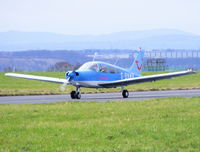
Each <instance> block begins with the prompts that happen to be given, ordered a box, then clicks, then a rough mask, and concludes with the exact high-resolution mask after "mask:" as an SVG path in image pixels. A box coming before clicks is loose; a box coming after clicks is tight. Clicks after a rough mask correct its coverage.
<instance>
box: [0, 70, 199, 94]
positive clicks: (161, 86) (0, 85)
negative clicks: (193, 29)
mask: <svg viewBox="0 0 200 152" xmlns="http://www.w3.org/2000/svg"><path fill="white" fill-rule="evenodd" d="M158 73H161V72H143V75H152V74H158ZM162 73H163V72H162ZM27 74H32V75H41V76H50V77H58V78H64V73H60V72H33V73H27ZM60 86H61V85H60V84H54V83H48V82H41V81H34V80H26V79H19V78H13V77H6V76H4V73H0V95H33V94H65V93H69V92H71V91H72V90H73V89H74V87H73V86H68V87H67V89H66V91H64V92H62V91H60V89H59V88H60ZM197 88H200V72H197V74H193V75H188V76H183V77H178V78H174V79H168V80H161V81H156V82H148V83H141V84H136V85H130V86H128V87H127V89H128V90H129V91H144V90H172V89H197ZM81 91H82V93H94V92H119V91H120V88H115V89H88V88H82V89H81Z"/></svg>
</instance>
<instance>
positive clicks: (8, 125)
mask: <svg viewBox="0 0 200 152" xmlns="http://www.w3.org/2000/svg"><path fill="white" fill-rule="evenodd" d="M199 122H200V97H193V98H175V97H173V98H164V99H153V100H146V101H143V102H124V101H123V102H120V101H116V102H103V103H97V102H63V103H55V104H33V105H0V124H1V125H0V152H12V151H13V152H26V151H28V152H35V151H37V152H44V151H46V152H161V151H165V152H176V151H177V152H178V151H180V152H189V151H191V152H198V151H199V149H200V124H199Z"/></svg>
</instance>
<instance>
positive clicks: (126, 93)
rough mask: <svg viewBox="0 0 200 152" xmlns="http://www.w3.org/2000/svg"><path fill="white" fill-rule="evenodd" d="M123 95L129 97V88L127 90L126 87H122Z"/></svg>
mask: <svg viewBox="0 0 200 152" xmlns="http://www.w3.org/2000/svg"><path fill="white" fill-rule="evenodd" d="M122 96H123V98H128V96H129V92H128V90H125V89H124V87H122Z"/></svg>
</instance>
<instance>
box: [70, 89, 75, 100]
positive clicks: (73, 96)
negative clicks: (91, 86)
mask: <svg viewBox="0 0 200 152" xmlns="http://www.w3.org/2000/svg"><path fill="white" fill-rule="evenodd" d="M71 98H72V99H76V91H72V92H71Z"/></svg>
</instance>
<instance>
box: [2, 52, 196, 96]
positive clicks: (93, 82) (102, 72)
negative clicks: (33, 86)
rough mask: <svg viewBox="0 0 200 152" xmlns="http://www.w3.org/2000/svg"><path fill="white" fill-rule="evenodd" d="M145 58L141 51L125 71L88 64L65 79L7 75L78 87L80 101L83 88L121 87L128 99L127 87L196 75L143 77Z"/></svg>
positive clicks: (73, 94) (118, 68)
mask: <svg viewBox="0 0 200 152" xmlns="http://www.w3.org/2000/svg"><path fill="white" fill-rule="evenodd" d="M143 57H144V51H142V50H140V51H139V53H138V55H137V57H136V58H135V60H134V61H133V63H132V65H131V67H130V68H129V69H124V68H121V67H119V66H116V65H112V64H109V63H105V62H100V61H92V62H87V63H85V64H83V65H82V66H81V67H80V68H79V69H77V70H74V71H68V72H66V74H65V79H59V78H52V77H44V76H34V75H27V74H18V73H6V74H5V75H6V76H11V77H18V78H25V79H32V80H39V81H47V82H54V83H60V84H63V85H64V86H65V85H73V86H75V87H76V90H75V91H72V92H71V98H72V99H80V98H81V91H80V88H81V87H87V88H116V87H121V90H122V96H123V98H128V96H129V92H128V90H126V89H125V88H124V87H125V86H127V85H130V84H136V83H143V82H150V81H156V80H162V79H170V78H173V77H177V76H183V75H188V74H194V73H195V72H193V71H192V70H191V69H190V70H187V71H180V72H171V73H165V74H156V75H149V76H141V72H142V67H143Z"/></svg>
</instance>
